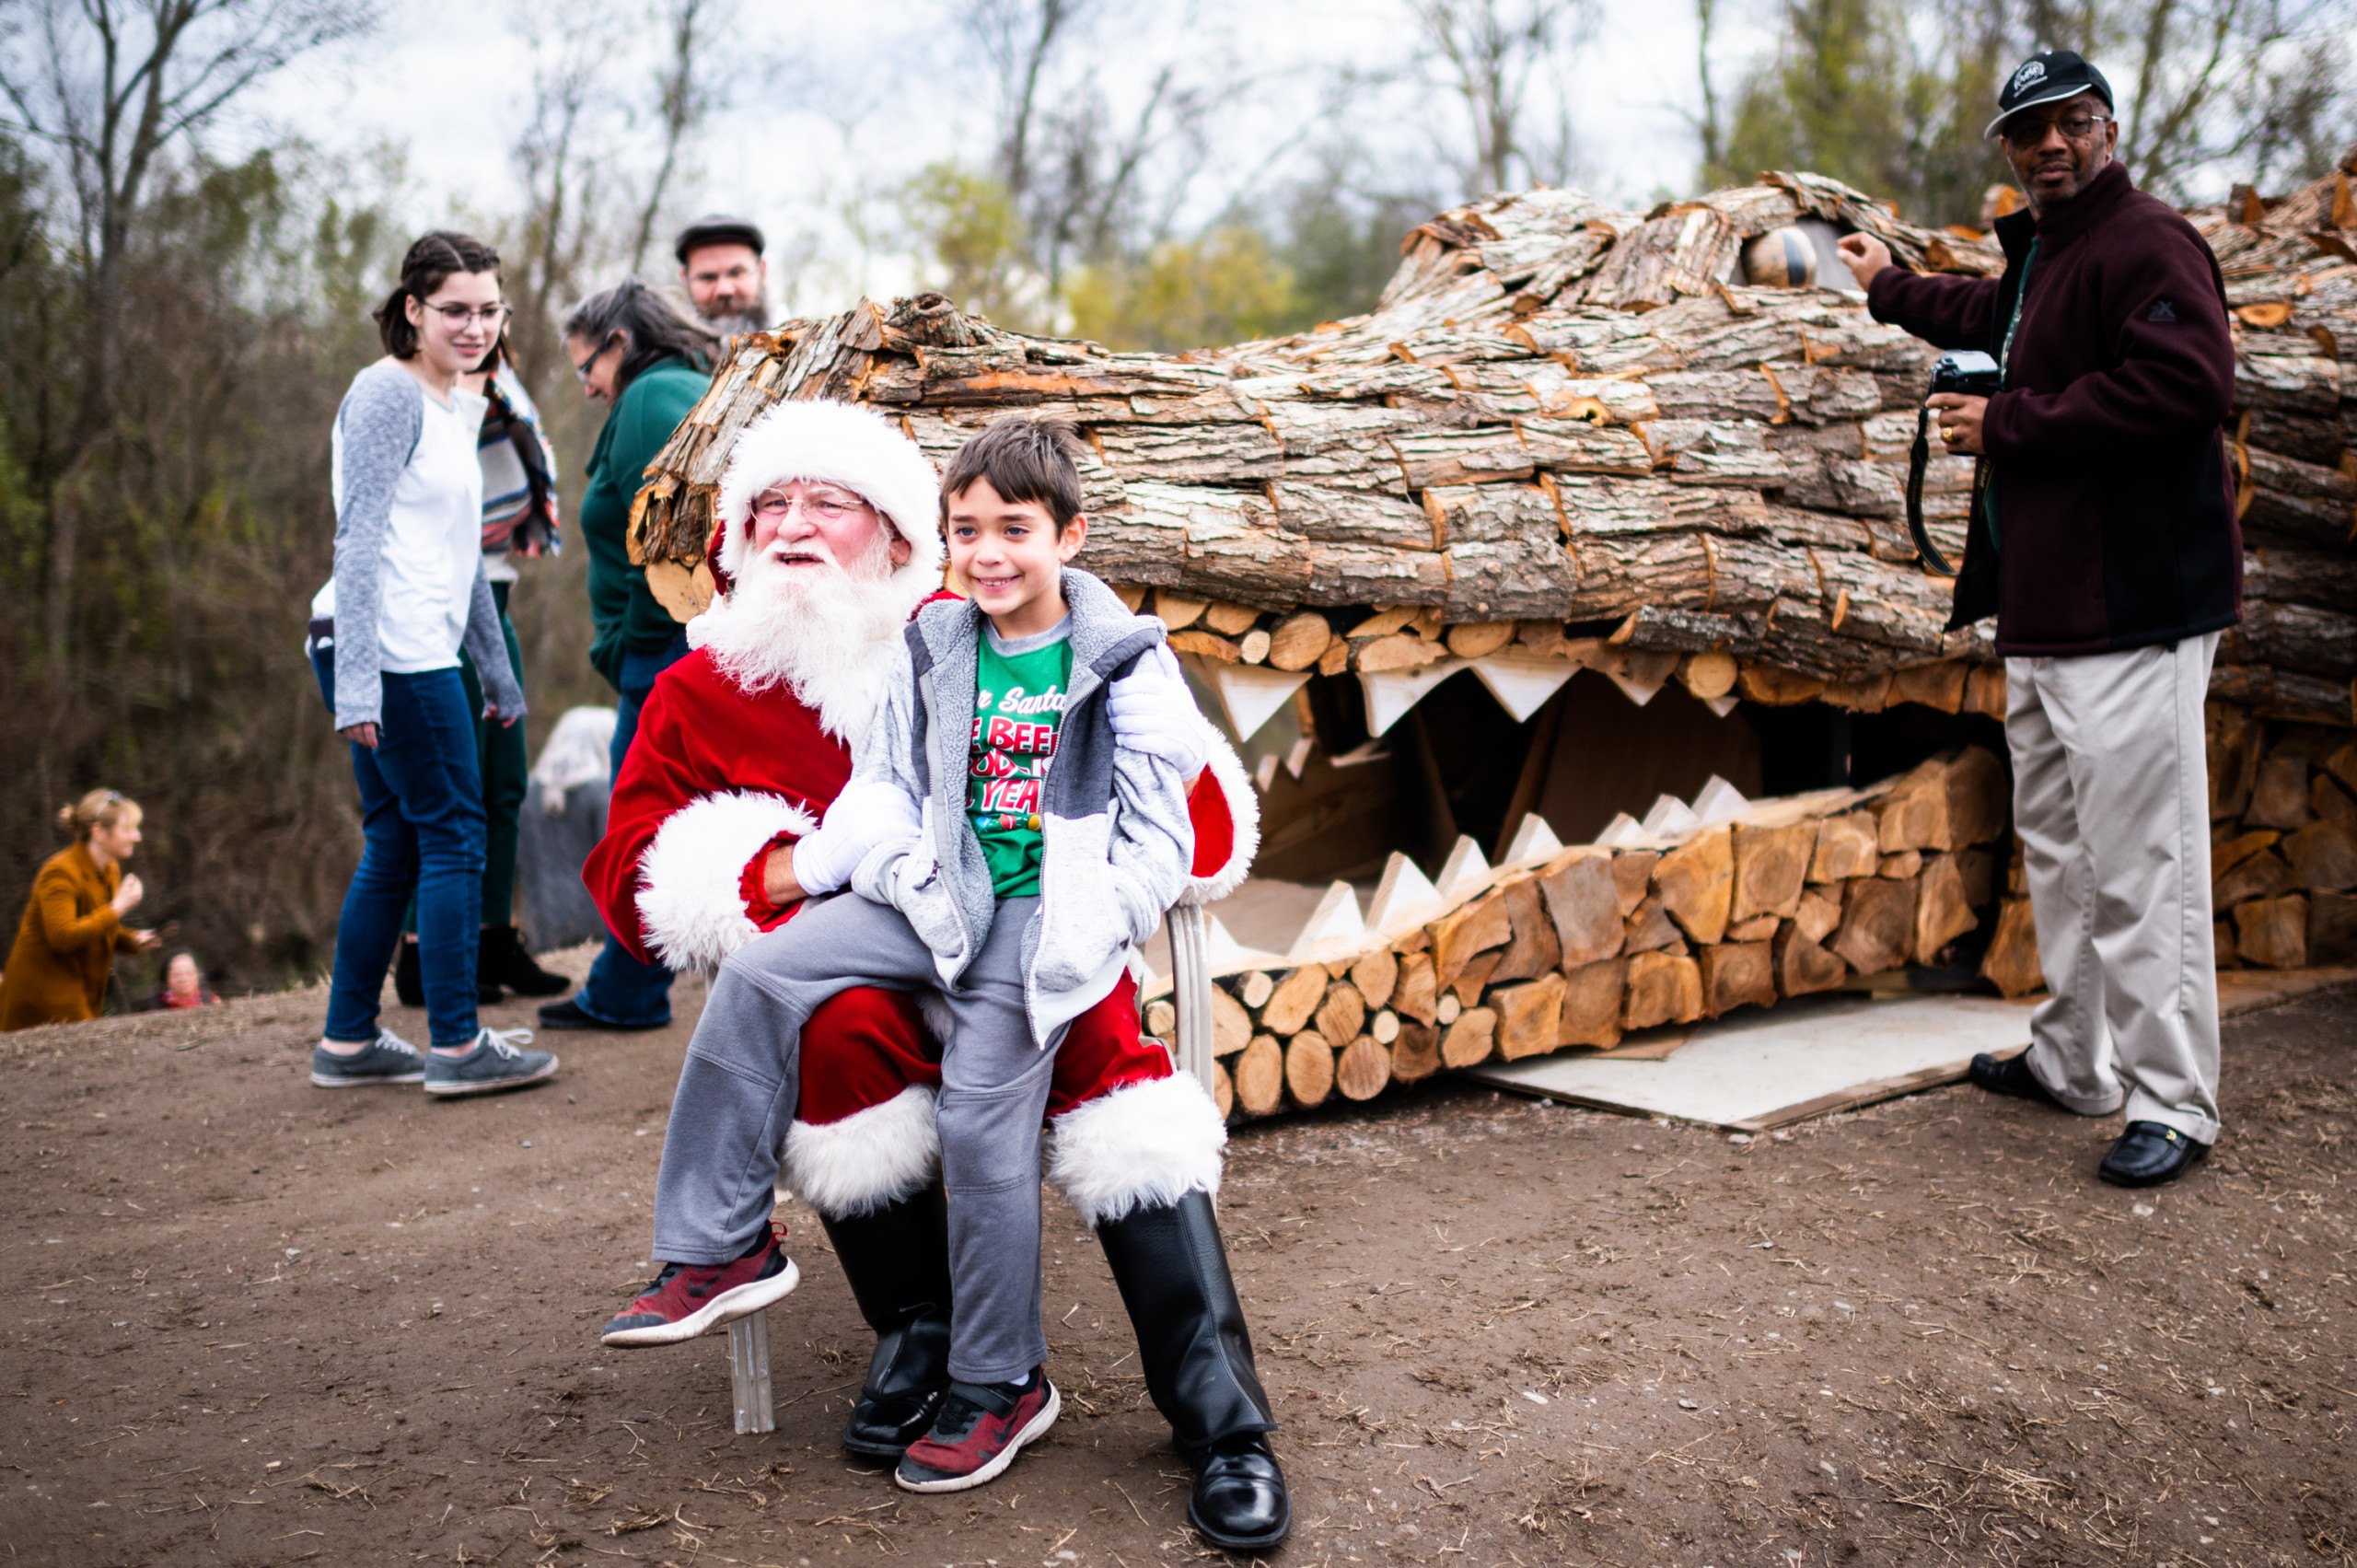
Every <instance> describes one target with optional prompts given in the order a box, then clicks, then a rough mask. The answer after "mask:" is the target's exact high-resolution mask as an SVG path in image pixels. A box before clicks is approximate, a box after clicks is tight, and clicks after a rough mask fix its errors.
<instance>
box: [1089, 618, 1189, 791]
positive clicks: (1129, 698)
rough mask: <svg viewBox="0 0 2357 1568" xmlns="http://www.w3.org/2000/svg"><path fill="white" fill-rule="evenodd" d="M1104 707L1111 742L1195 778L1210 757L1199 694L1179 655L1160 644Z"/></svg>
mask: <svg viewBox="0 0 2357 1568" xmlns="http://www.w3.org/2000/svg"><path fill="white" fill-rule="evenodd" d="M1106 708H1107V711H1108V713H1109V714H1110V716H1111V718H1112V721H1113V738H1114V739H1115V741H1116V742H1117V743H1119V744H1120V745H1122V746H1126V747H1128V748H1129V749H1131V750H1132V751H1144V752H1145V753H1146V754H1147V755H1149V756H1154V757H1159V758H1161V759H1162V760H1163V761H1166V762H1167V763H1169V764H1170V765H1171V766H1172V767H1174V768H1176V769H1178V770H1179V777H1180V778H1185V779H1191V778H1193V777H1194V776H1195V775H1196V774H1197V773H1199V772H1202V770H1203V763H1204V761H1206V760H1207V759H1209V758H1210V756H1211V754H1212V743H1211V736H1210V734H1209V730H1210V726H1209V725H1207V724H1206V723H1205V722H1204V719H1203V715H1202V713H1200V712H1199V711H1198V710H1197V709H1196V707H1195V694H1194V693H1193V692H1192V691H1189V690H1188V689H1187V678H1186V677H1185V676H1184V675H1181V674H1180V673H1179V656H1177V655H1176V654H1174V653H1172V652H1171V651H1170V646H1169V645H1168V644H1167V643H1166V644H1161V645H1156V646H1155V649H1154V651H1153V652H1151V653H1149V654H1147V655H1145V656H1144V657H1142V658H1140V659H1139V660H1138V662H1137V667H1136V668H1134V669H1132V670H1131V671H1130V673H1129V674H1127V675H1125V676H1123V677H1121V679H1119V680H1116V681H1114V682H1113V684H1112V685H1111V686H1110V687H1109V688H1108V697H1107V702H1106Z"/></svg>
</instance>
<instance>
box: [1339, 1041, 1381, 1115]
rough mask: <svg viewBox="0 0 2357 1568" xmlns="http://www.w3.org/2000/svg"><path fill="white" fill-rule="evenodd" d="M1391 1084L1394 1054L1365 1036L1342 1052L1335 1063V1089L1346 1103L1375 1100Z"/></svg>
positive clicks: (1345, 1047) (1352, 1042) (1344, 1048)
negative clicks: (1339, 1091)
mask: <svg viewBox="0 0 2357 1568" xmlns="http://www.w3.org/2000/svg"><path fill="white" fill-rule="evenodd" d="M1390 1082H1391V1052H1389V1051H1386V1050H1384V1049H1383V1047H1382V1046H1381V1045H1380V1044H1378V1043H1376V1041H1375V1040H1370V1039H1368V1038H1367V1037H1366V1036H1365V1035H1361V1036H1359V1038H1358V1039H1356V1040H1353V1041H1351V1043H1350V1044H1348V1045H1346V1046H1344V1047H1343V1048H1342V1053H1341V1056H1339V1057H1337V1058H1336V1059H1335V1062H1334V1086H1335V1087H1336V1088H1337V1089H1340V1090H1341V1094H1342V1098H1344V1099H1353V1100H1357V1099H1373V1098H1375V1097H1376V1096H1377V1095H1379V1094H1381V1093H1382V1092H1383V1088H1384V1086H1385V1085H1387V1084H1388V1083H1390Z"/></svg>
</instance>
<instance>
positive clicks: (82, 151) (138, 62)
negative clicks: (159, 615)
mask: <svg viewBox="0 0 2357 1568" xmlns="http://www.w3.org/2000/svg"><path fill="white" fill-rule="evenodd" d="M12 9H15V10H16V15H15V17H13V18H12V19H11V20H10V21H9V22H7V23H6V30H5V31H0V93H5V94H6V99H7V103H8V108H9V110H10V111H11V116H12V123H11V125H10V129H12V130H14V131H15V132H17V134H21V135H22V136H24V137H25V138H26V139H27V140H28V141H29V142H31V143H33V144H34V145H40V146H45V147H47V148H49V149H50V150H51V151H52V154H53V155H54V156H55V157H56V159H57V161H58V164H59V166H60V170H59V171H60V173H61V174H62V175H63V176H64V184H65V187H66V189H67V191H68V192H70V193H71V196H72V200H73V203H74V218H75V226H76V233H77V237H78V239H79V245H78V247H77V251H78V253H77V255H76V256H75V265H76V267H77V268H78V270H79V273H80V277H79V280H78V281H79V284H80V289H79V292H80V295H81V308H82V320H81V322H80V343H79V344H78V345H77V347H78V354H77V355H76V357H77V359H78V361H79V364H78V366H77V377H76V378H77V381H78V385H77V387H76V389H75V412H74V417H73V419H72V421H71V424H70V425H69V430H68V435H67V436H66V439H65V440H64V443H63V444H62V445H61V447H59V448H58V450H57V453H56V455H55V467H54V468H53V469H52V470H51V471H49V472H45V473H40V474H36V475H35V476H34V482H35V485H36V486H37V488H38V489H39V491H40V492H41V494H42V497H43V499H44V500H45V501H46V502H47V504H48V511H49V528H48V539H47V540H46V553H47V573H46V578H47V605H46V609H47V613H48V636H47V639H46V641H47V645H48V651H49V656H50V657H51V659H52V660H53V661H56V662H58V663H59V664H60V665H61V666H62V665H63V663H64V660H65V658H66V656H67V654H68V653H69V651H70V650H69V649H68V647H67V641H68V633H69V630H70V628H71V626H72V605H73V587H74V562H75V535H76V531H77V511H78V508H77V505H76V503H75V497H74V496H73V494H71V483H70V481H71V479H72V476H73V474H74V473H75V470H77V469H78V468H79V467H80V466H81V465H82V464H84V463H85V462H87V460H88V459H90V457H91V455H92V453H93V452H95V451H96V450H97V449H98V448H99V447H100V446H101V445H102V443H103V442H104V441H105V440H106V439H107V437H108V436H109V434H110V431H111V430H112V429H113V427H114V425H115V423H116V385H117V378H118V376H119V370H120V367H119V366H117V364H116V358H117V354H118V343H119V342H120V339H121V320H122V307H123V289H124V281H123V272H124V264H125V260H126V255H127V252H128V250H129V247H130V240H131V236H132V234H133V230H134V226H135V225H136V223H137V222H138V219H139V217H140V215H141V209H142V203H143V202H144V201H145V198H146V196H147V193H148V190H149V187H150V185H151V183H152V182H153V180H154V179H155V177H156V175H157V166H158V162H159V160H161V159H163V158H164V157H167V156H168V154H169V152H170V150H171V149H172V148H173V147H174V145H177V144H179V143H180V141H181V140H182V139H183V138H185V137H187V136H188V135H189V134H191V133H192V132H194V131H196V130H197V129H199V128H200V127H202V126H203V125H205V124H206V123H208V122H211V121H213V120H214V119H215V118H216V117H217V116H218V115H220V114H221V112H222V111H223V110H226V109H227V108H228V107H229V106H230V105H231V104H232V103H233V102H235V101H236V100H237V99H238V97H239V96H240V95H242V94H244V93H245V92H246V91H247V90H248V89H249V88H251V87H254V86H255V85H256V84H258V83H260V82H261V81H263V80H265V79H267V78H269V77H270V76H273V75H276V74H277V73H278V72H279V71H281V70H283V69H284V68H285V67H286V66H287V65H288V64H292V63H293V62H294V61H296V60H297V59H299V58H301V57H302V56H304V55H306V54H308V53H310V52H313V51H315V50H317V49H319V48H320V47H321V46H323V45H326V44H329V43H333V42H336V41H341V40H343V39H347V38H351V37H353V36H354V35H356V34H358V33H360V32H361V31H363V30H364V29H366V28H367V27H369V26H370V25H371V24H372V23H373V21H374V19H375V10H374V6H373V5H372V4H370V0H146V4H145V5H134V4H129V3H125V0H29V3H28V4H25V5H23V6H21V8H14V7H12Z"/></svg>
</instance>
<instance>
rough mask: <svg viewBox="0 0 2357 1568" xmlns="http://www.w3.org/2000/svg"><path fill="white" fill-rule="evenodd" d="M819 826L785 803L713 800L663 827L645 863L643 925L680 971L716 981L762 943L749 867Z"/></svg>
mask: <svg viewBox="0 0 2357 1568" xmlns="http://www.w3.org/2000/svg"><path fill="white" fill-rule="evenodd" d="M815 826H817V824H816V823H814V822H813V821H812V820H811V819H810V814H809V813H808V812H807V811H804V810H802V809H801V808H800V807H796V806H795V805H794V804H793V803H792V802H790V801H788V800H786V799H784V797H783V796H774V795H756V794H752V793H749V792H740V793H736V794H730V795H708V796H704V797H703V798H702V800H698V801H695V802H693V803H691V804H690V805H687V806H683V807H679V810H677V811H674V812H672V813H671V815H670V816H668V817H666V818H665V819H663V826H662V827H661V828H660V829H658V830H656V834H655V841H654V842H652V843H650V844H648V845H647V846H646V853H645V854H643V855H641V856H640V857H639V861H638V923H639V928H640V930H642V931H643V932H644V933H645V935H646V945H647V946H648V947H651V948H653V949H654V951H655V954H656V957H657V958H661V959H662V960H663V962H664V963H665V964H666V965H668V967H669V968H671V969H674V970H702V971H703V972H705V973H707V974H709V973H711V972H712V971H713V970H717V969H718V968H719V967H720V961H721V960H722V959H723V958H726V957H728V955H729V954H731V953H733V952H735V951H736V950H737V948H739V947H743V946H744V945H745V944H746V943H748V942H750V941H751V940H752V939H753V938H754V937H756V936H759V935H761V928H760V927H758V926H756V925H755V924H754V923H753V917H752V916H751V915H750V914H749V913H747V912H746V910H745V895H744V890H743V882H744V876H745V865H746V863H747V862H748V861H749V860H751V859H752V858H753V856H754V854H756V853H757V852H758V851H759V850H760V849H761V846H762V845H763V844H765V843H767V842H770V840H772V839H773V838H775V837H776V836H777V835H778V834H780V833H792V834H795V835H796V836H797V837H798V836H800V835H801V834H804V833H807V832H808V831H809V830H811V829H812V828H813V827H815Z"/></svg>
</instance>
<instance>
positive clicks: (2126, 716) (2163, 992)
mask: <svg viewBox="0 0 2357 1568" xmlns="http://www.w3.org/2000/svg"><path fill="white" fill-rule="evenodd" d="M2217 652H2218V637H2217V633H2210V634H2209V635H2206V636H2200V637H2189V638H2186V639H2185V640H2183V641H2182V642H2178V643H2176V644H2174V645H2169V646H2165V647H2148V648H2136V649H2132V650H2131V651H2129V652H2127V653H2119V654H2097V655H2095V656H2089V657H2084V658H2009V659H2007V660H2006V661H2005V693H2006V696H2005V739H2006V741H2007V742H2008V744H2009V745H2010V747H2011V749H2012V750H2013V755H2014V830H2016V831H2017V832H2019V833H2020V834H2021V838H2022V846H2023V852H2024V854H2023V859H2024V865H2025V869H2026V871H2027V873H2028V877H2029V899H2030V909H2031V911H2032V912H2033V913H2034V914H2035V915H2036V916H2037V919H2038V962H2039V963H2040V965H2042V966H2043V967H2044V969H2045V970H2046V983H2047V986H2048V988H2049V990H2050V991H2051V992H2052V993H2053V994H2052V997H2051V999H2050V1000H2049V1001H2047V1002H2045V1003H2044V1004H2042V1005H2039V1007H2038V1010H2037V1011H2036V1012H2035V1013H2033V1014H2032V1015H2031V1016H2030V1049H2029V1066H2030V1071H2031V1072H2032V1073H2034V1074H2037V1076H2038V1082H2040V1083H2042V1084H2044V1085H2045V1086H2047V1087H2048V1088H2049V1090H2051V1091H2052V1092H2053V1094H2054V1097H2055V1098H2057V1099H2060V1100H2061V1102H2062V1103H2063V1104H2065V1105H2067V1106H2069V1107H2070V1108H2071V1109H2073V1110H2075V1111H2077V1112H2079V1113H2080V1114H2081V1115H2083V1116H2107V1115H2109V1114H2110V1113H2112V1112H2113V1111H2116V1110H2119V1109H2122V1107H2123V1104H2124V1106H2125V1109H2126V1110H2127V1113H2128V1120H2129V1121H2157V1122H2159V1123H2160V1124H2161V1125H2163V1126H2165V1127H2170V1128H2174V1129H2176V1130H2177V1132H2182V1133H2184V1134H2185V1135H2186V1136H2187V1137H2189V1138H2192V1139H2195V1140H2198V1141H2199V1142H2200V1143H2204V1144H2208V1143H2213V1142H2215V1141H2216V1139H2217V1136H2218V980H2217V972H2216V957H2215V951H2214V939H2213V937H2212V929H2211V915H2210V785H2209V768H2208V761H2207V758H2206V757H2205V755H2204V752H2203V749H2202V727H2201V703H2202V697H2203V695H2204V693H2205V692H2207V691H2208V690H2209V686H2210V666H2211V662H2212V659H2214V658H2215V657H2216V656H2217Z"/></svg>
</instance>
